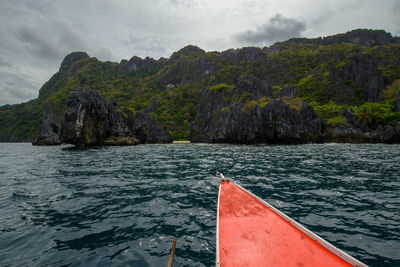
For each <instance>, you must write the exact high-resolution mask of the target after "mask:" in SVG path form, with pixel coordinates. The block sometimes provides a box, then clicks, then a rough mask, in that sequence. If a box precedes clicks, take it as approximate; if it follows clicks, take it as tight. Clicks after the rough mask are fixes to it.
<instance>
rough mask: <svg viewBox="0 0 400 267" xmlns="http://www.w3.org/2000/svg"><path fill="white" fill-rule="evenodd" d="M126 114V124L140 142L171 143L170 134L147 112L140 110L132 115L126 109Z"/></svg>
mask: <svg viewBox="0 0 400 267" xmlns="http://www.w3.org/2000/svg"><path fill="white" fill-rule="evenodd" d="M125 113H126V114H128V120H127V124H128V127H129V129H130V130H131V132H132V133H133V134H135V136H137V137H138V139H139V140H140V142H141V143H148V144H149V143H171V142H172V141H173V138H172V136H171V135H170V134H169V132H168V131H166V130H165V129H164V128H162V127H161V126H160V125H159V124H158V123H157V121H156V119H155V118H154V117H152V116H150V115H149V114H148V113H147V112H144V111H141V112H138V113H137V114H136V115H134V114H133V113H132V112H131V111H130V110H128V109H126V110H125Z"/></svg>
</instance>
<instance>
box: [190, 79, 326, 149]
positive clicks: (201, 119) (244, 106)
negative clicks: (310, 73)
mask: <svg viewBox="0 0 400 267" xmlns="http://www.w3.org/2000/svg"><path fill="white" fill-rule="evenodd" d="M243 96H246V97H248V96H250V97H251V99H252V100H249V99H243ZM262 97H272V90H270V86H268V84H266V82H265V81H261V80H259V79H258V78H257V77H255V76H244V77H241V78H240V79H239V80H238V83H237V85H236V88H235V89H233V91H232V92H230V91H229V92H226V91H219V92H213V91H211V90H210V89H206V90H205V92H204V94H203V101H202V103H201V105H200V108H199V111H198V113H197V117H196V119H195V121H194V122H193V123H192V125H191V132H190V135H191V138H190V139H191V141H192V142H216V143H218V142H226V143H270V144H296V143H307V142H321V141H322V137H323V133H324V131H325V124H324V122H323V121H322V119H321V118H319V117H318V116H317V115H315V113H314V111H313V109H312V108H311V107H309V106H308V105H307V103H303V105H302V107H301V109H300V110H299V111H298V110H296V109H294V108H292V107H291V106H289V105H288V104H286V103H285V102H284V101H282V100H281V99H274V100H271V101H270V102H267V103H264V104H262V103H257V104H255V105H254V103H255V102H254V101H257V99H262ZM249 103H253V106H251V107H250V108H249V106H248V105H249Z"/></svg>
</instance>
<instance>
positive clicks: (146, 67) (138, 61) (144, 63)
mask: <svg viewBox="0 0 400 267" xmlns="http://www.w3.org/2000/svg"><path fill="white" fill-rule="evenodd" d="M158 67H159V64H158V62H157V61H156V60H154V59H152V58H149V57H146V58H145V59H142V58H140V57H136V56H134V57H132V58H131V59H130V60H129V61H128V60H125V59H123V60H121V62H120V63H119V67H118V71H119V72H131V71H134V72H137V71H141V72H145V73H148V72H151V71H152V70H155V69H157V68H158Z"/></svg>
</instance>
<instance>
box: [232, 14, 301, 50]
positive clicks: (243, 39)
mask: <svg viewBox="0 0 400 267" xmlns="http://www.w3.org/2000/svg"><path fill="white" fill-rule="evenodd" d="M305 30H306V24H305V23H304V22H301V21H298V20H296V19H294V18H286V17H284V16H282V15H280V14H276V15H275V16H273V17H272V18H270V19H269V20H268V22H267V23H266V24H263V25H261V26H259V27H257V28H256V29H255V30H248V31H245V32H242V33H239V34H237V35H235V36H234V38H235V39H236V40H237V41H239V42H240V43H244V44H254V45H265V44H271V43H273V42H276V41H284V40H287V39H289V38H292V37H299V36H301V33H302V32H304V31H305Z"/></svg>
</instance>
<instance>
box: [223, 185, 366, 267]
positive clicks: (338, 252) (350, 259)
mask: <svg viewBox="0 0 400 267" xmlns="http://www.w3.org/2000/svg"><path fill="white" fill-rule="evenodd" d="M231 183H232V182H231ZM233 184H235V185H237V186H238V187H239V188H241V189H242V190H243V191H245V192H246V193H248V194H250V195H251V196H253V197H254V198H255V199H257V200H258V201H260V202H261V203H262V204H264V205H265V206H267V207H268V208H270V209H271V210H273V211H274V212H275V213H276V214H278V215H279V216H281V217H282V219H284V220H285V221H287V222H288V223H290V224H292V225H293V226H294V227H296V228H297V229H299V230H300V231H302V232H303V233H304V234H306V235H308V236H309V237H310V238H312V239H313V240H315V241H317V242H318V243H319V244H320V245H321V246H323V247H325V248H326V249H328V250H329V251H331V252H332V253H334V254H336V255H337V256H339V257H340V258H342V259H344V260H345V261H347V262H348V263H350V264H352V265H353V266H360V267H364V266H367V265H365V264H364V263H362V262H360V261H358V260H357V259H355V258H353V257H352V256H350V255H349V254H347V253H346V252H344V251H342V250H340V249H338V248H337V247H335V246H334V245H332V244H331V243H329V242H328V241H326V240H325V239H323V238H322V237H320V236H318V235H316V234H315V233H313V232H311V231H310V230H308V229H307V228H306V227H304V226H303V225H301V224H300V223H298V222H296V221H295V220H293V219H292V218H290V217H289V216H287V215H286V214H284V213H283V212H281V211H279V210H278V209H277V208H275V207H274V206H272V205H271V204H269V203H268V202H266V201H264V200H262V199H261V198H259V197H258V196H256V195H254V194H253V193H251V192H250V191H248V190H246V189H244V188H243V187H241V186H240V185H238V184H236V183H233ZM219 191H220V192H221V185H220V187H219ZM218 217H219V194H218ZM218 217H217V231H218V224H219V222H218ZM217 238H218V232H217ZM217 255H218V251H217ZM218 262H219V255H218ZM218 266H219V265H218Z"/></svg>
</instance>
